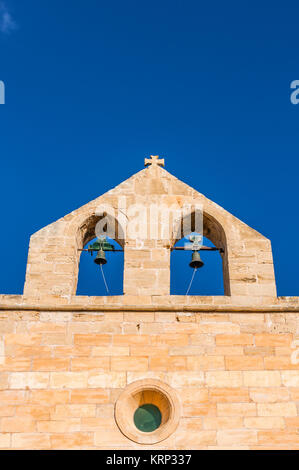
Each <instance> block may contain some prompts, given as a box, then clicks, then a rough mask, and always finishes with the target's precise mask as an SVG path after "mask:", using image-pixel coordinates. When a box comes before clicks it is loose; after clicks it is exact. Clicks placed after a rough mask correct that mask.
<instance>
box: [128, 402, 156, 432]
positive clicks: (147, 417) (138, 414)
mask: <svg viewBox="0 0 299 470" xmlns="http://www.w3.org/2000/svg"><path fill="white" fill-rule="evenodd" d="M161 419H162V416H161V412H160V410H159V408H158V407H157V406H155V405H151V404H146V405H142V406H139V408H137V410H136V411H135V413H134V423H135V426H136V428H137V429H139V431H143V432H152V431H155V429H158V427H159V426H160V424H161Z"/></svg>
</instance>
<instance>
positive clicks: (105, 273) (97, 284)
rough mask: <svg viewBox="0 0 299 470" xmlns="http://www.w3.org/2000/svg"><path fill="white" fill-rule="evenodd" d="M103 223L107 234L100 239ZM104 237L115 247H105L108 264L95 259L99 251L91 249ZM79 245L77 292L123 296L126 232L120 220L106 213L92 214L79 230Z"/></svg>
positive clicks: (103, 230)
mask: <svg viewBox="0 0 299 470" xmlns="http://www.w3.org/2000/svg"><path fill="white" fill-rule="evenodd" d="M99 222H104V224H102V226H101V228H102V233H103V235H102V236H101V237H100V238H98V237H97V236H96V235H98V234H99V232H98V230H97V227H98V223H99ZM109 235H110V236H109ZM111 235H112V236H111ZM102 237H103V238H105V241H106V242H107V243H108V245H110V246H111V249H108V250H106V248H105V251H104V254H103V256H104V258H105V260H106V263H105V264H96V263H95V260H96V257H97V254H98V253H99V251H96V250H94V251H93V253H91V251H90V250H91V248H92V247H94V246H96V245H95V243H96V242H98V241H99V239H100V240H101V239H102ZM112 237H113V238H112ZM77 247H78V283H77V286H76V295H88V296H106V295H123V272H124V252H123V247H124V232H123V230H122V227H121V225H120V224H119V223H118V221H117V219H116V218H114V217H113V216H110V215H107V214H106V213H104V214H103V215H102V216H96V215H93V216H91V217H89V218H88V219H87V220H86V221H85V222H84V223H83V224H82V225H81V226H80V228H79V230H78V232H77ZM112 248H113V249H112ZM84 250H89V251H84ZM91 254H92V255H93V256H91Z"/></svg>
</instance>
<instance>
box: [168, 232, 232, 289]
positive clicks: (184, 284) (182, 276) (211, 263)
mask: <svg viewBox="0 0 299 470" xmlns="http://www.w3.org/2000/svg"><path fill="white" fill-rule="evenodd" d="M190 235H191V234H190ZM186 244H187V245H190V240H189V239H188V236H187V237H183V238H182V239H181V240H179V241H178V242H177V243H176V244H175V246H174V248H183V247H184V246H185V245H186ZM203 245H204V246H206V247H210V248H215V246H214V244H213V243H212V242H211V241H210V240H209V239H208V238H206V237H203ZM192 253H193V252H192V251H191V250H189V249H187V250H172V253H171V259H170V294H171V295H188V294H189V295H224V286H223V273H222V259H221V255H220V253H219V251H208V250H206V251H204V250H200V251H199V254H200V259H201V261H202V262H203V263H204V265H203V267H201V268H197V269H196V272H194V268H192V267H190V266H189V264H190V262H191V259H192ZM192 277H193V280H192ZM191 280H192V283H191Z"/></svg>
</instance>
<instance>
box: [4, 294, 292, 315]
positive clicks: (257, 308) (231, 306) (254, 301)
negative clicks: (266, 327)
mask: <svg viewBox="0 0 299 470" xmlns="http://www.w3.org/2000/svg"><path fill="white" fill-rule="evenodd" d="M5 310H6V311H12V310H17V311H22V310H23V311H68V312H115V311H121V312H155V311H158V312H207V313H208V312H211V313H215V312H219V313H221V312H223V313H229V312H240V313H297V312H299V297H256V298H254V297H245V296H243V297H241V296H240V297H239V296H235V297H229V296H208V297H207V296H187V297H186V296H183V295H181V296H180V295H174V296H171V295H169V296H131V295H124V296H111V297H91V296H90V297H89V296H73V297H72V298H71V299H66V298H62V297H57V296H49V297H48V298H47V299H45V298H44V299H42V300H41V299H37V298H25V297H23V296H22V295H0V311H5Z"/></svg>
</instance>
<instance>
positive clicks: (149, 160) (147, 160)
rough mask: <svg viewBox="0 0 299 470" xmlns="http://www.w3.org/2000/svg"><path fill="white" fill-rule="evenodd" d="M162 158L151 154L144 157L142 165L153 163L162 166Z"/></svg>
mask: <svg viewBox="0 0 299 470" xmlns="http://www.w3.org/2000/svg"><path fill="white" fill-rule="evenodd" d="M164 163H165V162H164V158H161V159H160V160H159V155H151V158H145V159H144V166H148V165H155V166H158V165H160V166H164Z"/></svg>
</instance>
